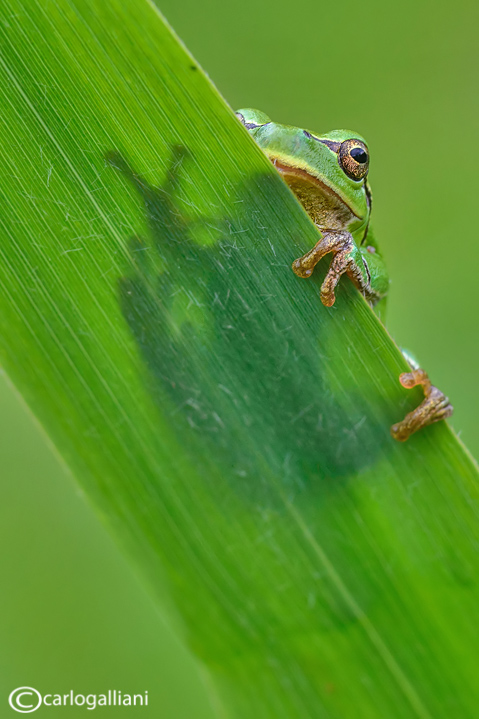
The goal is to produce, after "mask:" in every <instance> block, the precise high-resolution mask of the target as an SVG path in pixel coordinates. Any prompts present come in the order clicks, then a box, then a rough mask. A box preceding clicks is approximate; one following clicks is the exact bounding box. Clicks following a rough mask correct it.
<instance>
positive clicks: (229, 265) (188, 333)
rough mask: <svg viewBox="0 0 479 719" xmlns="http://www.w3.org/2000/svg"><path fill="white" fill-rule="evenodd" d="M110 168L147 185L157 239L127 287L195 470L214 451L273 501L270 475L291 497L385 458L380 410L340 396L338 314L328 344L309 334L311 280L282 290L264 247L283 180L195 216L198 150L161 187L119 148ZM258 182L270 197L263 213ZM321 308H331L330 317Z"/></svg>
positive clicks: (156, 391) (283, 267)
mask: <svg viewBox="0 0 479 719" xmlns="http://www.w3.org/2000/svg"><path fill="white" fill-rule="evenodd" d="M107 161H108V162H109V164H111V165H112V166H114V167H116V168H117V169H118V170H119V171H120V172H121V174H122V175H123V176H125V177H126V178H127V179H128V181H129V182H131V183H132V184H133V185H134V186H135V188H136V190H137V191H138V193H139V195H140V197H141V199H142V201H143V203H144V209H145V214H146V218H147V222H148V226H149V228H150V238H149V241H148V242H146V241H144V240H142V239H141V238H138V237H134V238H132V239H131V240H130V244H129V251H130V257H131V259H132V263H133V268H134V269H133V271H132V272H130V273H129V275H128V276H127V277H125V278H123V279H122V280H121V282H120V301H121V307H122V311H123V314H124V316H125V318H126V321H127V323H128V325H129V327H130V330H131V332H132V334H133V336H134V338H135V340H136V343H137V345H138V347H139V350H140V352H141V355H142V357H143V359H144V362H145V364H146V366H147V368H148V376H149V380H148V381H149V383H150V387H149V389H150V391H151V393H152V396H153V397H154V399H155V401H156V403H157V404H158V406H159V408H160V409H161V412H162V414H163V415H164V416H166V417H167V419H168V421H169V422H170V424H171V426H172V427H173V428H174V429H175V431H176V433H177V435H178V437H179V440H180V442H181V444H182V446H183V447H184V448H185V450H186V451H187V452H188V453H189V454H190V456H191V459H192V461H193V462H195V464H198V457H199V456H201V457H203V458H204V457H205V454H206V455H207V456H209V461H210V463H211V464H213V465H215V466H216V467H219V468H220V473H221V475H222V477H223V478H224V480H225V481H227V482H230V483H232V484H233V485H234V488H235V490H236V491H238V492H239V493H240V494H241V495H242V496H244V497H245V498H249V499H250V500H252V501H261V502H262V503H266V504H270V503H275V499H274V498H273V497H271V475H273V476H275V477H276V478H279V479H278V481H279V482H280V487H279V489H280V492H281V493H285V492H286V493H288V495H291V493H292V492H293V493H296V492H298V491H299V492H304V491H308V492H311V491H316V490H317V488H318V487H319V488H321V487H323V488H324V487H326V486H328V485H330V484H331V483H330V482H327V481H326V483H325V480H329V479H332V478H338V477H342V478H346V477H347V476H348V475H350V474H352V473H355V472H357V471H359V470H361V469H363V468H364V467H366V466H368V465H370V464H371V463H373V462H374V461H375V460H376V458H377V454H378V451H379V450H380V449H381V446H380V445H381V444H382V442H381V441H377V440H378V437H381V436H382V437H384V440H383V441H388V432H387V427H385V431H384V432H381V431H376V430H377V429H378V428H377V427H371V424H376V423H378V420H377V419H376V418H375V417H370V416H369V417H368V416H367V415H368V407H369V406H370V403H369V401H368V402H365V401H364V399H363V398H362V396H361V394H360V393H359V392H358V391H357V390H356V389H355V388H352V390H351V393H350V396H349V399H348V401H347V402H345V403H344V402H343V404H342V403H341V398H338V396H337V395H338V393H336V394H334V393H333V392H332V391H331V388H330V383H329V381H328V376H329V369H330V368H328V364H327V363H328V358H327V352H328V349H327V347H328V344H329V343H331V342H333V341H334V337H332V336H331V335H332V334H333V335H334V331H335V330H334V327H335V325H334V317H332V316H330V318H329V320H328V322H326V324H324V323H323V324H322V325H320V326H321V328H322V330H321V336H319V330H318V331H317V336H314V334H311V333H309V334H308V332H307V331H306V330H303V329H302V328H301V327H300V326H298V313H297V309H295V304H297V303H298V302H299V303H301V302H305V303H306V304H307V303H310V302H311V293H310V292H309V293H307V288H306V283H304V282H303V281H301V280H296V278H294V277H292V278H291V279H292V281H293V282H294V291H295V296H294V297H291V296H287V294H286V293H285V292H284V291H283V286H284V282H283V283H281V282H278V274H279V273H291V271H290V269H289V264H288V259H287V258H285V262H282V258H281V257H275V256H274V255H272V253H271V243H270V242H268V239H269V237H268V238H267V239H265V233H266V235H268V230H269V233H270V234H273V232H272V230H271V229H270V228H275V224H276V223H277V217H276V215H275V212H274V210H269V209H268V208H269V207H271V208H274V207H275V201H276V203H277V194H278V189H277V184H276V183H274V186H271V184H272V183H271V179H272V178H271V177H270V176H269V175H268V174H265V175H259V176H254V177H250V178H248V179H247V181H246V183H245V184H244V186H241V187H238V188H237V196H236V198H234V202H233V201H231V200H230V202H231V204H230V206H231V216H230V217H227V218H225V217H223V218H218V217H213V218H211V217H210V218H208V217H194V218H188V217H186V216H185V213H184V210H183V209H182V208H180V207H179V203H178V201H177V195H178V188H179V185H180V174H181V167H182V165H183V163H184V162H193V161H194V158H192V156H191V154H190V153H189V152H188V151H187V150H186V149H185V148H182V147H174V148H173V149H172V157H171V163H170V167H169V169H168V170H167V173H166V177H165V180H164V182H163V184H162V185H161V186H160V187H153V186H151V185H150V184H149V183H148V182H147V181H146V180H145V179H144V178H142V177H141V176H140V175H138V174H137V173H136V172H134V171H133V170H132V169H131V168H130V166H129V165H128V163H127V162H126V161H125V160H124V158H123V157H121V156H120V155H119V154H118V153H110V154H109V155H108V157H107ZM252 186H253V187H254V188H255V192H257V193H259V194H260V195H262V196H263V198H264V199H265V202H264V207H265V208H266V209H265V211H264V213H263V214H262V216H261V218H259V217H258V207H257V205H256V206H255V205H253V204H252V200H251V198H252V190H251V188H252ZM268 197H269V198H270V200H271V201H270V202H268V201H267V200H268ZM182 207H183V206H182ZM268 213H269V214H268ZM282 219H283V222H282V227H281V230H282V233H286V234H287V235H289V236H294V233H295V231H297V230H296V229H295V227H294V226H293V224H291V226H290V227H288V226H286V222H287V221H285V220H284V218H282ZM199 222H200V223H201V222H203V223H208V225H209V226H211V225H213V226H215V227H216V228H218V239H217V241H216V242H215V244H214V245H210V246H201V245H200V244H198V243H197V242H195V241H194V240H193V239H192V236H191V228H192V227H193V226H194V225H195V224H197V223H199ZM238 238H240V239H239V240H238ZM293 259H294V258H293ZM272 260H274V261H272ZM289 263H290V260H289ZM291 275H292V273H291ZM288 278H289V275H288ZM239 288H240V289H239ZM317 302H318V312H321V311H325V309H324V308H323V307H322V305H321V304H320V301H319V297H318V299H317ZM325 328H326V331H327V334H326V331H325ZM326 338H327V339H326ZM313 378H314V380H313ZM351 394H354V398H353V401H352V400H351ZM378 401H379V402H382V401H383V400H382V398H380V397H378ZM366 419H367V421H365V420H366ZM373 437H374V438H375V439H374V442H373V439H372V438H373ZM258 438H260V439H258ZM205 446H206V447H207V448H208V451H207V453H205V451H204V450H205ZM259 452H260V453H261V454H260V456H258V455H259ZM204 476H205V477H208V469H207V468H206V471H205V472H204ZM298 478H300V479H298ZM206 481H207V480H206Z"/></svg>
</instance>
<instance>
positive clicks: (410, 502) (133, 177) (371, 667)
mask: <svg viewBox="0 0 479 719" xmlns="http://www.w3.org/2000/svg"><path fill="white" fill-rule="evenodd" d="M1 12H2V14H3V21H4V22H3V26H2V30H1V34H2V48H3V51H2V59H1V65H2V67H3V69H4V71H5V73H6V74H7V76H8V87H7V89H6V92H5V95H6V104H5V106H6V110H5V113H4V118H3V122H2V128H1V136H2V142H1V151H2V157H3V163H2V165H3V168H4V181H3V183H2V205H3V208H4V216H3V218H2V236H3V240H2V245H1V250H0V256H1V262H0V280H1V285H2V291H1V297H0V302H1V309H2V313H1V319H0V335H1V339H0V342H1V353H2V358H3V363H4V366H5V367H6V369H7V371H8V373H9V375H10V376H11V378H12V380H13V381H14V382H15V384H16V386H17V387H18V388H19V389H20V390H21V391H22V393H23V394H24V396H25V397H26V399H27V401H28V402H29V404H30V406H31V407H32V409H33V411H34V412H35V413H36V414H37V416H38V417H39V418H40V420H41V421H42V423H43V424H44V426H45V427H46V428H47V430H48V432H49V433H50V435H51V436H52V438H53V439H54V441H55V443H56V444H57V446H58V447H59V449H60V451H61V452H62V454H63V456H64V457H65V459H66V460H67V462H68V463H69V464H70V465H71V466H72V468H73V470H74V471H75V473H76V475H77V477H78V479H79V480H80V482H81V483H82V486H83V487H84V488H85V490H86V492H87V494H88V495H89V496H90V497H91V499H92V501H93V502H94V503H95V505H96V506H97V508H98V509H99V511H100V512H101V513H102V514H103V515H104V518H105V520H106V521H107V522H108V523H109V524H110V525H112V527H113V528H114V530H115V531H116V534H117V536H119V537H120V538H121V541H122V543H123V544H124V545H125V546H127V547H128V549H129V551H130V552H131V553H132V554H133V555H134V556H135V559H136V561H137V562H139V563H140V564H143V565H144V567H145V570H146V572H147V573H148V575H149V577H150V581H151V582H152V583H153V584H154V585H156V583H157V582H158V585H160V583H161V579H162V578H163V577H164V575H165V574H166V576H167V578H168V582H169V585H170V590H171V596H172V599H173V605H174V608H173V606H172V605H171V604H170V612H171V614H172V616H173V617H174V618H175V619H174V620H175V621H177V620H178V616H177V615H180V616H181V618H182V619H181V621H182V622H184V626H185V627H186V632H187V641H188V642H189V644H190V646H191V648H192V649H193V651H194V652H195V653H196V654H197V655H198V656H199V657H200V659H201V660H202V661H203V662H204V663H205V664H206V666H207V667H208V669H209V672H210V675H211V677H212V678H213V681H214V683H215V685H216V688H217V691H218V692H219V694H220V695H221V697H222V701H223V702H224V705H225V707H226V708H225V711H226V713H227V715H228V716H237V717H240V716H245V715H246V714H247V713H248V714H250V713H253V712H254V714H255V716H261V717H262V716H264V717H270V716H271V717H275V718H278V717H282V716H284V717H293V716H298V717H304V716H318V717H338V718H339V717H341V719H344V718H345V717H349V716H350V717H358V716H359V717H360V716H364V717H373V716H377V717H384V716H388V717H410V716H417V717H435V718H436V717H441V716H444V717H446V716H448V717H449V716H451V714H455V715H456V716H464V717H467V716H471V717H473V716H474V715H475V714H474V712H475V707H476V706H477V700H478V697H477V689H476V685H475V681H474V676H473V675H474V671H473V666H474V661H475V657H476V648H475V647H476V646H477V629H476V626H477V622H476V621H475V619H476V615H477V608H476V607H477V605H478V603H477V599H478V587H477V579H476V577H477V563H478V560H477V556H476V542H477V535H478V529H477V527H478V523H477V514H478V504H477V487H478V485H477V470H476V467H475V465H474V463H473V462H472V461H471V460H470V459H469V457H468V456H467V455H466V454H465V453H464V452H463V450H462V448H461V446H460V445H459V443H458V441H457V439H456V438H455V437H454V435H453V434H452V432H451V431H450V430H449V429H448V428H447V427H446V426H445V425H441V426H439V425H438V426H435V427H431V428H429V429H427V430H426V431H424V432H423V433H421V435H418V436H417V437H414V438H413V439H412V440H411V441H410V442H409V443H407V444H406V445H399V444H397V443H395V442H394V441H393V440H392V439H391V437H390V435H389V426H390V425H391V424H392V423H393V422H394V421H397V420H398V419H400V418H401V416H402V415H403V414H404V413H405V412H406V411H408V409H410V408H411V407H412V406H414V404H415V403H417V402H418V399H419V398H420V393H419V391H417V392H416V391H414V392H411V393H406V392H405V391H404V390H402V389H401V387H400V386H399V383H398V375H399V372H400V371H402V369H404V364H403V361H402V359H401V356H400V354H399V352H398V351H397V348H395V346H394V345H393V344H392V342H391V341H390V340H389V338H388V336H387V334H386V333H385V331H384V329H383V328H382V326H381V325H380V323H379V322H378V320H377V319H376V318H375V317H374V315H373V314H372V313H371V312H370V310H369V308H368V307H367V306H366V304H365V302H364V301H363V300H362V298H361V297H359V296H358V295H357V293H356V291H355V290H354V289H353V288H352V287H351V286H350V285H348V284H347V283H346V282H343V284H342V287H341V289H340V292H339V293H338V300H337V303H336V305H335V306H334V307H333V308H331V309H330V310H327V309H326V308H324V307H322V305H321V303H320V301H319V293H318V290H319V283H320V275H321V272H318V273H317V274H318V275H319V276H318V277H314V278H313V279H312V280H311V281H308V282H303V281H300V280H298V279H297V278H296V277H295V276H294V275H293V273H292V272H291V271H290V269H289V267H290V264H291V261H292V260H293V259H294V258H295V257H296V256H298V255H299V254H300V253H301V252H302V251H303V250H304V249H306V248H307V247H309V246H311V245H312V244H314V242H315V238H316V231H315V229H314V227H313V226H312V224H311V223H310V222H309V221H308V220H307V218H306V216H305V215H304V213H303V211H302V210H301V208H300V207H299V206H298V204H297V203H296V201H295V200H294V198H293V197H292V195H291V194H290V193H289V191H288V190H287V188H286V187H285V185H284V184H283V183H282V181H281V179H280V178H279V176H278V175H277V174H276V172H275V170H274V168H273V167H272V166H271V165H270V164H269V163H268V161H267V160H266V158H265V157H264V156H263V155H262V154H261V153H260V151H259V150H258V148H256V147H255V146H254V144H253V143H252V142H251V140H250V138H249V137H248V136H247V134H246V132H245V131H244V129H243V128H242V127H241V126H240V125H239V123H237V121H236V120H235V119H234V117H233V116H232V114H231V112H230V111H229V109H228V108H227V107H226V106H225V105H224V103H223V101H222V100H221V98H220V97H219V96H218V94H217V93H216V92H215V90H214V89H213V88H212V87H211V85H210V84H209V82H208V81H207V79H206V78H205V77H204V75H203V74H202V72H201V71H200V70H199V69H197V66H196V64H194V63H193V62H192V60H191V58H190V57H189V56H188V55H187V54H186V53H185V51H184V50H183V49H182V48H181V46H179V45H178V43H177V41H176V39H175V38H174V36H172V35H171V33H170V32H169V30H168V28H167V27H166V26H165V25H164V24H163V23H162V21H161V18H160V17H159V16H158V15H157V13H156V11H155V10H154V8H153V6H151V5H150V4H148V3H146V2H145V3H143V2H135V3H133V2H131V3H124V2H119V1H118V2H115V1H113V2H111V3H109V4H108V5H103V4H101V3H99V2H94V1H93V0H88V1H85V2H79V1H78V2H66V0H65V1H62V2H58V3H57V4H55V5H52V7H51V10H50V11H49V12H47V11H46V9H45V8H43V7H42V4H41V3H37V2H32V3H31V4H29V5H28V9H26V8H25V7H24V6H23V5H22V4H21V3H17V2H14V1H13V0H8V2H7V3H6V4H5V7H4V9H2V11H1ZM16 12H19V13H20V14H19V16H18V17H16ZM193 68H194V69H193ZM158 589H159V591H160V588H159V587H158ZM451 666H452V667H453V668H454V671H451Z"/></svg>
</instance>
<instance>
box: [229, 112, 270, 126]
mask: <svg viewBox="0 0 479 719" xmlns="http://www.w3.org/2000/svg"><path fill="white" fill-rule="evenodd" d="M235 115H236V117H237V118H238V119H239V120H241V122H242V123H243V125H244V126H245V127H246V129H247V130H254V129H255V128H256V127H264V126H265V125H271V120H270V121H269V122H263V123H261V124H259V125H258V124H256V122H245V119H244V116H243V115H242V114H241V112H235Z"/></svg>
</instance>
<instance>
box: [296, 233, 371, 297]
mask: <svg viewBox="0 0 479 719" xmlns="http://www.w3.org/2000/svg"><path fill="white" fill-rule="evenodd" d="M329 252H333V253H334V257H333V259H332V261H331V264H330V265H329V270H328V273H327V275H326V277H325V279H324V282H323V284H322V285H321V302H322V303H323V305H326V307H331V306H332V305H334V302H335V300H336V297H335V295H334V290H335V289H336V286H337V284H338V282H339V280H340V279H341V276H342V275H344V274H345V273H346V274H347V275H348V277H349V278H350V279H351V280H352V281H353V282H354V284H355V285H356V287H357V288H358V289H359V290H360V291H361V292H362V293H363V294H365V295H366V294H367V288H366V282H365V279H364V276H363V272H362V269H361V268H360V267H359V266H358V264H357V262H356V259H355V258H356V257H357V252H356V245H355V244H354V241H353V239H352V237H351V235H350V234H349V233H348V232H327V233H325V234H324V236H323V237H322V238H321V239H320V240H319V242H317V243H316V245H315V246H314V247H313V249H311V250H309V252H307V253H306V254H305V255H303V257H300V258H299V259H297V260H295V261H294V262H293V265H292V268H293V272H294V273H295V275H297V276H298V277H302V278H304V279H306V278H308V277H310V276H311V275H312V273H313V270H314V268H315V267H316V265H317V264H318V262H319V261H320V260H321V259H322V258H323V257H324V256H325V255H327V254H328V253H329Z"/></svg>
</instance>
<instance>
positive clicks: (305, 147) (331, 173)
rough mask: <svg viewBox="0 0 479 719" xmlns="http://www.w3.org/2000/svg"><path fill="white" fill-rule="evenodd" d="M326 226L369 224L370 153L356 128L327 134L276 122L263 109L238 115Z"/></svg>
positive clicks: (312, 213) (352, 228) (308, 208)
mask: <svg viewBox="0 0 479 719" xmlns="http://www.w3.org/2000/svg"><path fill="white" fill-rule="evenodd" d="M236 115H237V117H238V118H239V120H240V121H241V122H242V123H243V125H244V126H245V127H246V129H247V130H248V131H249V132H250V133H251V135H252V136H253V138H254V139H255V141H256V142H257V144H258V145H259V146H260V147H261V149H262V150H263V151H264V152H265V153H266V155H267V156H268V157H269V159H270V160H271V162H272V163H273V164H274V165H275V167H276V169H277V170H278V171H279V172H280V173H281V175H282V176H283V178H284V180H285V181H286V182H287V184H288V185H289V186H290V188H291V190H292V191H293V192H294V194H295V195H296V197H297V198H298V200H299V201H300V202H301V204H302V205H303V207H304V209H305V210H306V212H307V213H308V215H309V216H310V217H311V219H312V220H313V221H314V222H315V223H316V224H317V225H318V227H320V228H321V229H327V230H348V231H350V232H354V231H355V230H357V229H358V228H360V227H361V226H362V225H364V224H365V223H367V222H368V219H369V212H370V207H371V194H370V191H369V188H368V185H367V181H366V177H367V174H368V168H369V151H368V148H367V145H366V143H365V141H364V139H363V138H362V137H361V136H360V135H358V134H357V133H356V132H352V131H350V130H334V131H333V132H329V133H327V134H325V135H316V134H315V133H312V132H308V131H307V130H302V129H300V128H297V127H290V126H289V125H279V124H277V123H275V122H272V121H271V120H270V119H269V117H268V116H267V115H265V114H264V113H263V112H260V111H259V110H252V109H245V110H239V111H238V112H237V113H236Z"/></svg>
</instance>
